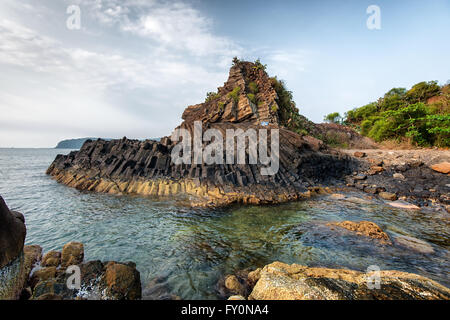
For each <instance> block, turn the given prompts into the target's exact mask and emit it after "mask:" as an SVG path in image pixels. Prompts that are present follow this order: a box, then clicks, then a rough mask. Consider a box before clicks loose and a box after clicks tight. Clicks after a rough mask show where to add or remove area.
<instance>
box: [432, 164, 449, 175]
mask: <svg viewBox="0 0 450 320" xmlns="http://www.w3.org/2000/svg"><path fill="white" fill-rule="evenodd" d="M431 169H433V170H434V171H436V172H440V173H446V174H448V173H450V162H441V163H437V164H434V165H432V166H431Z"/></svg>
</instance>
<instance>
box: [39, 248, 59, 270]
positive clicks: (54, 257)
mask: <svg viewBox="0 0 450 320" xmlns="http://www.w3.org/2000/svg"><path fill="white" fill-rule="evenodd" d="M60 264H61V252H59V251H56V250H52V251H49V252H47V253H46V254H45V255H44V257H43V258H42V261H41V266H43V267H58V266H59V265H60Z"/></svg>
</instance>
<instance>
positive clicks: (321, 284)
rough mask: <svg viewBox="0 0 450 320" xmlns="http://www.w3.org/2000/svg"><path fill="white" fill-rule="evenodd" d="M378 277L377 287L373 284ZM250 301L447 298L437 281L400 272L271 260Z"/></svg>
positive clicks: (263, 271)
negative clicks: (369, 270) (316, 265)
mask: <svg viewBox="0 0 450 320" xmlns="http://www.w3.org/2000/svg"><path fill="white" fill-rule="evenodd" d="M377 276H380V286H379V288H376V287H372V286H371V285H374V284H375V283H374V281H373V279H374V278H375V277H377ZM248 299H249V300H411V299H413V300H436V299H441V300H444V299H445V300H449V299H450V290H449V289H448V288H446V287H444V286H442V285H440V284H439V283H437V282H435V281H433V280H431V279H428V278H425V277H422V276H419V275H416V274H411V273H406V272H400V271H380V272H379V274H377V272H370V273H363V272H359V271H353V270H346V269H329V268H309V267H306V266H302V265H297V264H292V265H288V264H285V263H281V262H274V263H272V264H269V265H267V266H265V267H264V268H263V269H262V270H261V277H260V279H259V280H258V282H257V283H256V285H255V286H254V288H253V291H252V292H251V294H250V296H249V297H248Z"/></svg>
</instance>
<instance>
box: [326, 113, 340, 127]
mask: <svg viewBox="0 0 450 320" xmlns="http://www.w3.org/2000/svg"><path fill="white" fill-rule="evenodd" d="M323 120H324V121H326V122H329V123H337V124H341V123H342V117H341V115H340V114H339V112H333V113H330V114H328V115H326V116H325V117H324V118H323Z"/></svg>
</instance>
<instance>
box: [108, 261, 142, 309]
mask: <svg viewBox="0 0 450 320" xmlns="http://www.w3.org/2000/svg"><path fill="white" fill-rule="evenodd" d="M105 279H106V285H107V294H108V295H109V296H111V297H112V298H114V299H117V300H136V299H140V298H141V280H140V275H139V272H138V271H137V270H136V269H135V268H132V267H130V266H128V265H125V264H121V263H116V262H110V263H109V264H108V265H107V267H106V274H105Z"/></svg>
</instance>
